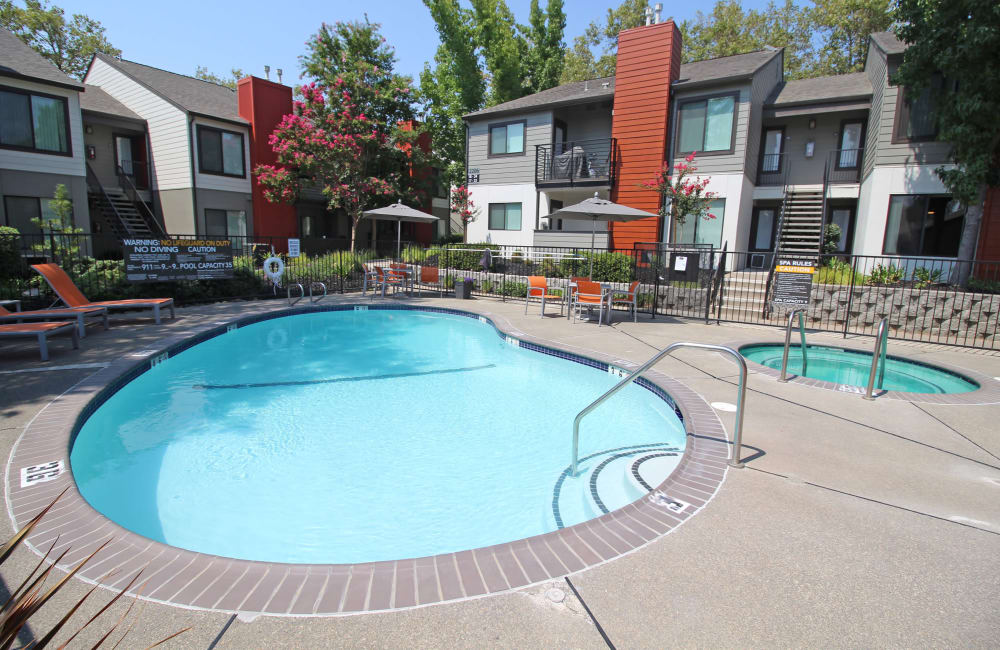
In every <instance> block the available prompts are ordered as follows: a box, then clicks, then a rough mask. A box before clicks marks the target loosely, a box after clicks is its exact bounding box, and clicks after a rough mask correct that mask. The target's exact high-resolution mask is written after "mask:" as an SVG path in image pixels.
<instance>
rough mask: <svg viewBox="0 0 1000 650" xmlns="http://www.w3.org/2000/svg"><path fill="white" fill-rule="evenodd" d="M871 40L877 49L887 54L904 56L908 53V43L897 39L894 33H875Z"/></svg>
mask: <svg viewBox="0 0 1000 650" xmlns="http://www.w3.org/2000/svg"><path fill="white" fill-rule="evenodd" d="M871 39H872V43H875V47H877V48H878V49H880V50H882V51H883V52H885V53H886V54H902V53H903V52H905V51H906V43H904V42H903V41H901V40H899V39H898V38H896V35H895V34H893V33H892V32H875V33H874V34H872V35H871Z"/></svg>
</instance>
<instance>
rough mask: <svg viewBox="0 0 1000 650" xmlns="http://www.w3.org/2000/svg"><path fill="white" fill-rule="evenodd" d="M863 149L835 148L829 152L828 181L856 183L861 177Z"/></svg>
mask: <svg viewBox="0 0 1000 650" xmlns="http://www.w3.org/2000/svg"><path fill="white" fill-rule="evenodd" d="M863 155H864V149H837V150H835V151H831V152H830V164H829V166H828V167H827V169H828V170H829V171H828V172H827V174H828V178H827V182H829V183H857V182H858V181H859V180H860V179H861V159H862V156H863Z"/></svg>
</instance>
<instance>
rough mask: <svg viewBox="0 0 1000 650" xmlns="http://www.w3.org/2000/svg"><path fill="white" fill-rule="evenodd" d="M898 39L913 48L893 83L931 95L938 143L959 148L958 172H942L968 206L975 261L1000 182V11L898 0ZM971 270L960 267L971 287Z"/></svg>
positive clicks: (964, 1)
mask: <svg viewBox="0 0 1000 650" xmlns="http://www.w3.org/2000/svg"><path fill="white" fill-rule="evenodd" d="M893 19H894V20H895V21H896V23H897V24H898V25H899V27H897V28H896V34H897V35H898V36H899V38H900V39H901V40H902V41H904V42H905V43H906V44H907V48H906V51H905V52H904V53H903V61H902V63H901V64H900V66H899V68H898V69H897V71H896V74H895V75H894V76H893V77H892V82H893V83H895V84H899V85H901V86H903V87H904V88H905V89H906V93H908V94H909V95H910V96H915V95H916V94H917V93H921V92H923V91H924V90H927V91H928V92H929V93H930V99H931V103H932V105H933V106H934V116H935V121H936V123H937V127H938V136H937V139H938V140H941V141H943V142H948V143H950V144H951V146H952V156H953V159H954V161H955V165H954V166H943V167H938V168H937V169H936V170H935V173H936V174H937V175H938V177H939V178H940V179H941V181H942V182H943V183H944V185H945V186H946V187H947V188H948V189H949V190H950V191H951V194H952V197H953V198H954V199H955V200H957V201H958V202H959V203H960V204H962V205H963V206H964V207H965V208H966V211H965V225H964V226H963V229H962V237H961V240H960V242H959V247H958V259H960V260H969V259H972V258H973V256H974V255H975V252H976V243H977V240H978V237H979V224H980V223H981V221H982V218H983V203H984V201H985V199H986V188H987V187H988V186H990V185H996V184H998V183H1000V120H997V117H996V113H997V108H996V99H997V97H1000V67H998V66H997V59H996V57H997V52H998V51H1000V5H997V4H996V3H995V2H985V1H982V0H896V5H895V8H894V10H893ZM969 266H970V265H968V264H959V265H956V269H957V272H956V276H955V277H954V278H953V281H957V282H959V283H962V284H964V283H965V282H966V281H967V280H968V277H969V273H970V270H971V269H970V268H969Z"/></svg>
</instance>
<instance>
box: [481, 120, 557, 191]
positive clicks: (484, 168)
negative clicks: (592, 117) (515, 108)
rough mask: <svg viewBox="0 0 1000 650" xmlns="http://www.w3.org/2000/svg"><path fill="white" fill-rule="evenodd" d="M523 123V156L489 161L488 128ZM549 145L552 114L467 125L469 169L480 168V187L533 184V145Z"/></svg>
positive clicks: (503, 157)
mask: <svg viewBox="0 0 1000 650" xmlns="http://www.w3.org/2000/svg"><path fill="white" fill-rule="evenodd" d="M515 120H526V122H527V124H526V128H525V133H524V155H523V156H502V157H499V158H490V157H489V155H488V153H489V126H490V124H498V123H502V122H511V121H515ZM551 142H552V112H551V111H544V112H540V113H527V114H524V115H508V116H504V117H498V118H495V119H492V120H477V121H474V122H469V142H468V152H469V167H470V168H474V167H478V168H479V184H480V185H506V184H515V183H531V184H532V185H534V183H535V146H536V145H547V144H550V143H551Z"/></svg>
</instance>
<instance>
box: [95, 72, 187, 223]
mask: <svg viewBox="0 0 1000 650" xmlns="http://www.w3.org/2000/svg"><path fill="white" fill-rule="evenodd" d="M86 81H87V83H89V84H93V85H95V86H100V87H101V88H102V89H103V90H104V92H106V93H108V94H109V95H111V96H112V97H114V98H115V99H117V100H118V101H119V102H121V103H122V104H124V105H125V107H126V108H128V109H129V110H131V111H133V112H134V113H136V114H137V115H139V116H141V117H142V118H143V119H145V120H146V123H147V124H148V126H149V141H150V146H151V148H152V151H151V152H150V153H151V158H152V166H153V186H154V189H158V190H172V189H179V188H188V187H191V157H190V155H189V153H188V152H189V150H190V143H189V142H188V120H187V116H186V115H185V114H184V112H183V111H182V110H181V109H179V108H177V107H176V106H174V105H173V104H171V103H170V102H168V101H166V100H164V99H162V98H160V96H159V95H157V94H155V93H153V92H151V91H149V90H147V89H146V88H145V87H144V86H142V85H140V84H138V83H136V82H135V81H133V80H132V79H131V78H129V77H127V76H126V75H124V74H123V73H121V72H120V71H118V70H116V69H115V68H113V67H112V66H110V65H108V64H107V63H105V62H104V61H102V60H100V59H95V60H94V64H93V65H92V66H91V68H90V72H88V73H87V80H86ZM193 225H194V224H192V226H191V227H193Z"/></svg>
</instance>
